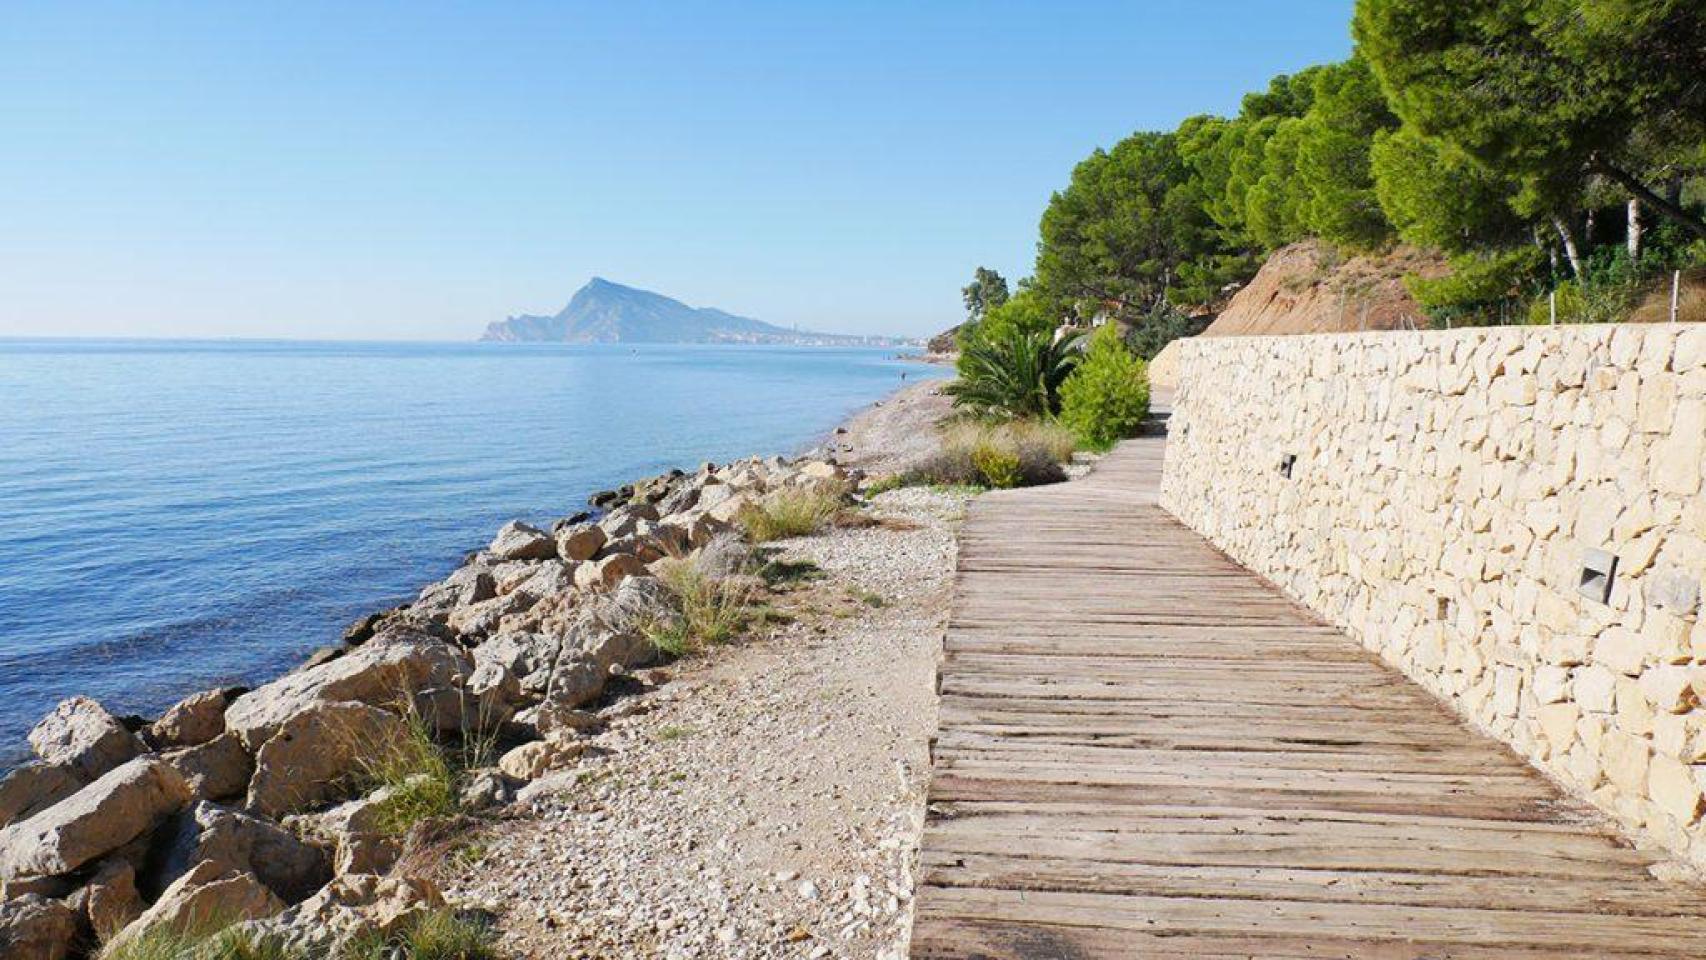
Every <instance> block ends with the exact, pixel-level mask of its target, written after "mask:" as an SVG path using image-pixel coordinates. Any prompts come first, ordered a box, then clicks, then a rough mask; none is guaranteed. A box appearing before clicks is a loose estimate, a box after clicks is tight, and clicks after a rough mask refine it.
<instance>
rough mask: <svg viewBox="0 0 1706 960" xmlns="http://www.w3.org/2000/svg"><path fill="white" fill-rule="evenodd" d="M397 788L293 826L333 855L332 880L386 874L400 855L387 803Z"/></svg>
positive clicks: (342, 805)
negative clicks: (358, 874) (349, 875)
mask: <svg viewBox="0 0 1706 960" xmlns="http://www.w3.org/2000/svg"><path fill="white" fill-rule="evenodd" d="M398 789H399V788H398V787H394V786H388V787H381V788H380V789H378V790H375V791H374V792H372V793H370V794H368V795H367V796H365V797H358V798H356V799H354V800H349V801H346V802H344V803H340V804H338V805H337V806H335V807H333V808H332V809H330V810H327V811H325V812H324V813H319V814H315V815H313V816H311V817H303V818H301V820H300V822H298V823H296V824H295V825H294V826H295V827H296V829H299V830H302V831H303V832H304V833H307V834H309V835H311V836H312V837H313V838H314V842H315V843H318V844H321V845H323V846H326V847H328V848H330V849H331V850H332V851H333V856H334V860H333V872H334V874H335V875H336V876H340V877H341V876H344V875H346V874H352V873H376V874H383V873H386V872H388V871H389V870H390V869H391V867H392V866H394V865H395V864H396V862H397V858H398V857H401V856H402V854H403V838H402V837H400V836H398V835H397V834H396V833H395V831H394V830H393V829H391V828H392V827H393V824H392V823H391V821H390V802H391V800H392V798H393V797H394V796H395V795H396V792H397V790H398Z"/></svg>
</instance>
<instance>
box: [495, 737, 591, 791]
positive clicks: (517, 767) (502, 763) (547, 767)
mask: <svg viewBox="0 0 1706 960" xmlns="http://www.w3.org/2000/svg"><path fill="white" fill-rule="evenodd" d="M585 752H586V744H584V743H581V742H579V741H575V740H566V739H563V738H560V737H551V738H547V739H544V740H535V741H533V742H532V743H524V744H522V745H521V746H519V747H516V748H515V749H513V750H511V751H509V752H508V753H506V754H504V755H503V756H502V757H501V758H499V759H498V769H499V770H502V771H503V773H504V775H505V776H508V777H510V778H512V779H515V780H537V779H538V778H540V777H542V776H544V775H545V774H547V773H550V772H551V771H553V770H556V769H558V768H559V767H563V766H567V765H568V764H569V763H571V762H573V761H574V760H576V759H577V758H579V757H580V755H581V754H583V753H585Z"/></svg>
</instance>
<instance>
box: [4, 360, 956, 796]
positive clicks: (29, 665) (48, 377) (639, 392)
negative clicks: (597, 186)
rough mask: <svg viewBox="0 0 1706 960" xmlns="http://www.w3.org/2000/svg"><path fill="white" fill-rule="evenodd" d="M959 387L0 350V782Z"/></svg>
mask: <svg viewBox="0 0 1706 960" xmlns="http://www.w3.org/2000/svg"><path fill="white" fill-rule="evenodd" d="M939 375H941V371H939V370H937V369H936V368H933V367H930V366H927V365H924V364H921V363H918V362H916V361H914V360H909V359H905V358H903V357H900V356H898V355H897V353H896V351H894V350H893V349H876V348H869V349H866V348H827V347H792V346H788V347H783V346H750V345H728V346H721V345H718V346H710V345H706V346H699V345H694V346H675V345H670V346H663V345H614V344H612V345H520V344H450V343H409V344H400V343H342V342H339V343H311V342H258V341H102V340H0V769H3V768H5V767H7V766H10V765H12V764H15V763H17V762H18V761H20V760H22V759H24V758H25V757H26V756H27V753H28V748H27V744H26V743H25V741H24V735H25V734H26V733H27V731H28V730H29V728H30V727H31V726H32V725H33V724H34V723H35V722H36V720H38V719H39V718H40V717H41V716H42V715H43V714H44V713H46V712H47V711H48V710H50V709H52V707H53V705H54V704H55V703H56V702H58V701H59V700H60V699H62V698H64V697H67V696H70V695H73V694H87V695H89V696H93V697H95V698H96V699H98V700H100V701H101V702H102V703H103V704H105V705H106V706H107V708H108V709H110V710H112V711H113V712H114V713H118V714H141V715H150V714H152V713H155V712H157V711H159V710H160V709H162V708H163V707H165V706H167V705H169V704H170V703H172V702H173V701H175V700H176V699H178V698H179V697H181V696H183V695H185V694H187V693H190V692H193V691H196V690H200V689H205V688H209V687H214V686H221V685H229V684H251V685H252V684H255V683H259V682H264V681H265V680H267V679H270V678H271V677H273V676H275V675H277V674H279V673H281V672H283V671H284V670H286V669H288V668H290V667H291V666H293V665H295V664H296V663H297V662H299V661H300V660H301V659H302V658H303V657H304V656H305V655H306V654H308V653H309V652H311V651H312V650H314V649H315V648H317V647H321V646H325V645H328V644H332V643H335V642H337V641H338V639H339V638H340V636H341V635H342V632H343V630H344V628H345V627H346V626H347V625H348V624H349V623H350V622H351V621H352V620H354V619H355V618H357V617H358V616H361V615H363V614H366V613H369V612H372V611H374V610H378V609H382V608H385V607H388V606H392V605H394V604H397V603H399V602H401V601H403V600H406V599H408V598H410V597H412V596H413V595H414V594H415V593H417V592H418V591H419V590H420V588H421V587H422V586H424V585H425V584H427V583H429V582H431V581H432V580H434V579H437V578H439V577H442V576H444V575H445V574H447V573H449V572H450V571H451V570H453V569H454V568H455V567H456V566H457V564H458V563H459V562H460V560H461V558H462V557H463V556H464V555H466V554H467V553H468V552H469V551H471V550H475V549H478V548H479V547H481V546H483V545H484V544H485V543H487V542H488V541H489V540H490V538H491V536H492V534H493V533H494V532H496V530H497V528H498V527H499V526H500V525H502V524H503V523H504V522H505V521H507V520H510V519H512V518H521V519H524V520H527V521H530V522H534V523H539V524H547V523H549V522H550V521H551V520H553V519H555V518H557V517H561V516H565V515H568V514H571V513H574V512H576V511H578V510H580V509H583V508H584V507H585V505H586V498H587V496H588V495H589V494H591V493H593V492H595V491H598V490H601V489H608V488H611V487H614V486H618V485H620V484H622V483H625V482H628V481H630V480H634V479H636V478H639V477H641V476H645V475H650V474H655V473H658V472H661V471H664V470H667V469H669V468H671V467H681V468H684V469H692V468H693V467H696V466H697V465H698V464H700V463H701V462H703V461H706V460H713V461H726V460H730V459H734V458H738V457H742V456H747V455H751V454H765V455H768V454H772V453H791V452H802V451H803V450H805V449H807V448H809V447H811V446H812V445H814V444H815V443H817V442H821V441H822V440H823V439H824V437H825V436H826V435H827V434H828V433H829V432H830V431H831V430H832V429H833V428H834V427H835V425H836V424H837V423H838V422H840V421H841V420H843V419H844V418H846V417H847V416H848V415H849V414H851V413H853V412H855V411H857V410H858V409H860V408H862V407H865V406H867V405H869V404H871V403H872V402H874V401H877V400H879V399H881V398H882V397H883V396H884V395H886V394H888V393H889V392H891V391H893V390H894V389H896V388H897V387H900V386H902V385H904V382H909V381H912V380H917V379H920V378H926V377H932V376H939ZM903 377H905V378H907V379H906V380H905V381H903Z"/></svg>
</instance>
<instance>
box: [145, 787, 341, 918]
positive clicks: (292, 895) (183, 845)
mask: <svg viewBox="0 0 1706 960" xmlns="http://www.w3.org/2000/svg"><path fill="white" fill-rule="evenodd" d="M204 861H212V862H214V863H216V864H218V865H219V866H221V867H222V868H224V869H225V870H228V871H235V872H247V873H252V874H254V875H255V876H256V877H257V878H259V880H260V881H261V882H262V883H264V884H266V886H267V889H269V890H271V891H272V892H273V893H274V894H276V895H277V896H278V897H279V899H281V900H283V901H285V902H286V903H297V902H299V901H301V900H303V899H306V898H307V897H308V895H310V894H312V893H313V892H314V891H316V890H318V889H320V887H322V886H324V885H325V884H326V882H327V881H328V880H330V879H332V871H331V867H330V866H329V865H328V864H327V862H326V856H325V854H324V853H322V852H321V851H320V850H318V849H316V848H315V847H312V846H310V845H308V844H306V843H303V842H302V841H301V840H299V839H297V838H296V835H295V834H292V833H291V832H290V831H288V830H285V829H283V828H282V827H279V826H277V825H276V824H273V823H269V822H267V821H265V820H261V819H259V818H258V817H252V816H249V815H248V814H245V813H242V812H240V811H237V810H233V809H231V808H229V807H222V806H219V805H218V804H214V803H208V802H206V801H201V802H199V803H196V804H195V805H193V806H191V807H189V808H188V809H186V810H183V811H181V812H179V813H178V814H177V815H175V816H173V817H172V818H171V819H170V820H168V821H166V823H165V824H164V825H162V826H161V828H160V829H159V831H157V832H156V833H155V836H154V844H153V848H152V849H151V851H150V854H149V858H148V869H147V872H146V875H145V877H144V883H143V887H144V889H145V892H148V893H150V894H153V895H159V893H160V891H162V890H163V889H164V888H166V887H167V886H169V885H171V884H172V883H174V882H176V881H177V879H178V878H179V877H182V876H183V875H184V874H186V873H188V872H189V871H190V869H191V868H192V867H194V866H196V865H197V864H199V863H202V862H204Z"/></svg>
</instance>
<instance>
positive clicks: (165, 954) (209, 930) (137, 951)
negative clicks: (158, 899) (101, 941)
mask: <svg viewBox="0 0 1706 960" xmlns="http://www.w3.org/2000/svg"><path fill="white" fill-rule="evenodd" d="M99 956H100V958H101V960H304V958H302V957H301V956H300V955H298V954H296V953H295V952H293V951H291V950H290V949H288V948H287V947H285V946H284V945H283V944H282V943H280V942H279V941H278V940H275V939H270V938H263V937H258V936H256V935H255V934H253V933H251V932H249V931H247V930H244V929H242V928H241V927H237V926H229V925H225V924H224V923H223V922H220V921H211V922H208V923H206V924H202V925H200V926H199V928H198V929H191V930H188V931H186V930H183V929H179V928H175V927H173V926H171V925H165V924H162V925H157V926H153V927H149V928H148V929H146V930H143V931H141V932H140V933H136V934H132V935H130V936H128V937H125V938H124V939H123V940H120V941H118V942H117V943H115V944H113V945H112V946H110V947H109V948H108V949H105V950H103V951H101V953H100V955H99Z"/></svg>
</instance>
